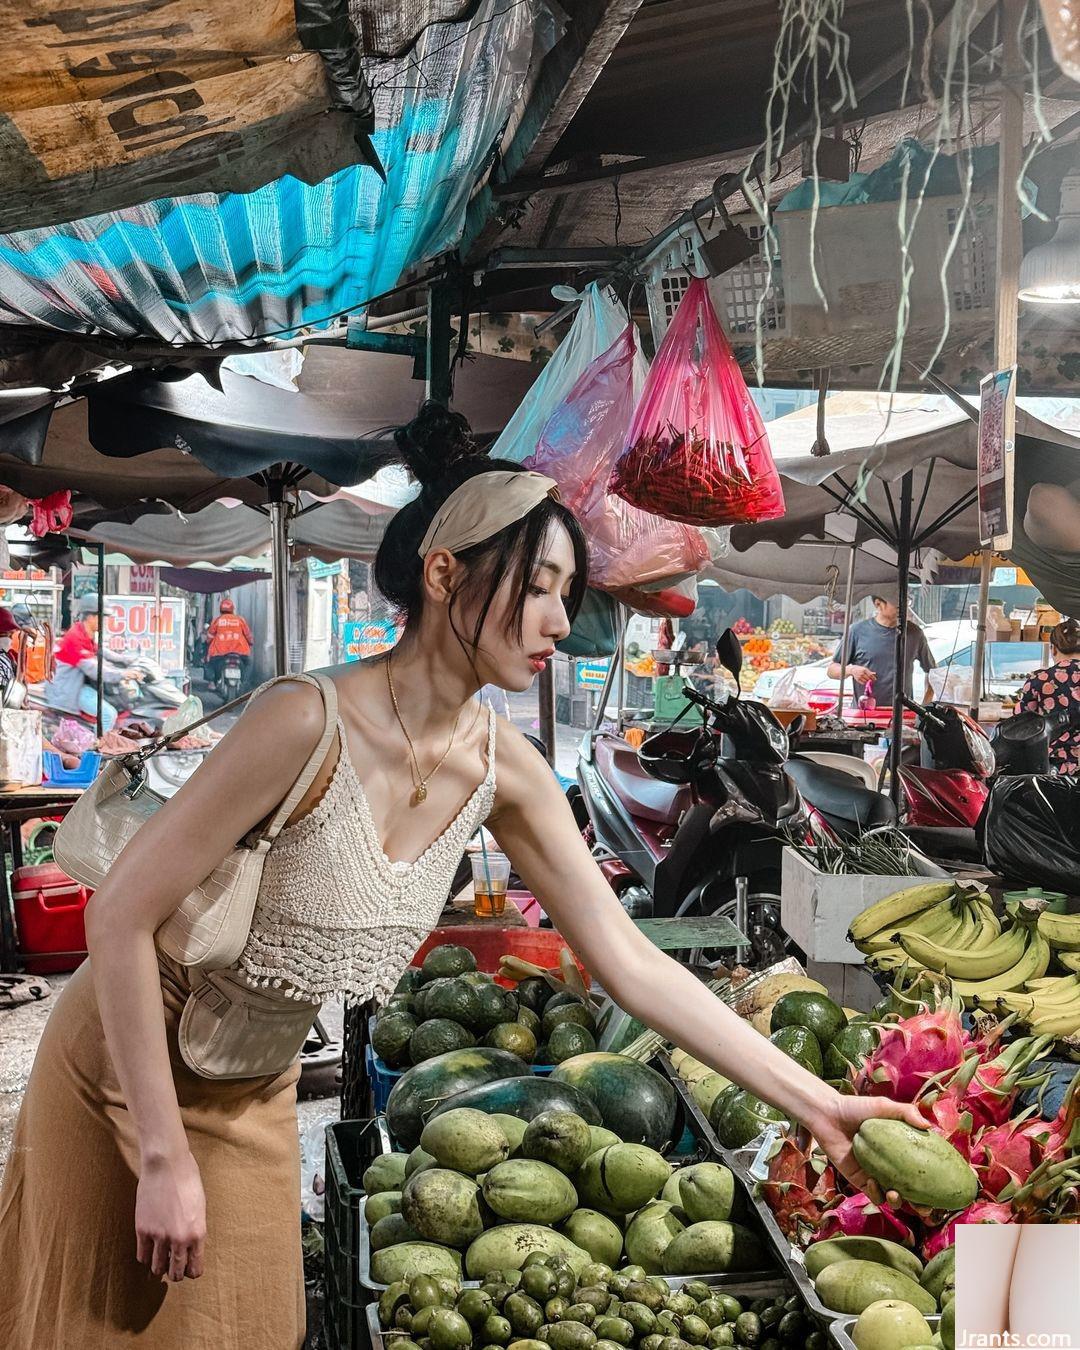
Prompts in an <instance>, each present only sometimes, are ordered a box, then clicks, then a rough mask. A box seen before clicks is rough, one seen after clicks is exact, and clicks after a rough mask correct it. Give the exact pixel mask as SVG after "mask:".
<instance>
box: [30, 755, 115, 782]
mask: <svg viewBox="0 0 1080 1350" xmlns="http://www.w3.org/2000/svg"><path fill="white" fill-rule="evenodd" d="M41 761H42V768H43V770H44V777H45V779H46V781H47V782H49V783H52V785H53V786H54V787H89V786H90V784H91V783H92V782H93V781H94V779H95V778H96V777H97V775H98V769H100V768H101V756H100V755H99V754H98V752H97V751H96V750H85V751H83V757H82V759H80V760H79V767H78V768H77V769H65V768H64V763H63V760H62V759H61V758H60V756H59V755H58V754H57V753H56V751H55V750H45V751H43V752H42V756H41Z"/></svg>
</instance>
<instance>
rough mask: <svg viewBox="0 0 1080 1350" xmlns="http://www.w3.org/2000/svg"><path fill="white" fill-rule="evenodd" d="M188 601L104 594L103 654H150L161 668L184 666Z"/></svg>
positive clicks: (173, 598)
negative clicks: (185, 622) (185, 623)
mask: <svg viewBox="0 0 1080 1350" xmlns="http://www.w3.org/2000/svg"><path fill="white" fill-rule="evenodd" d="M186 611H187V602H186V601H185V600H181V599H179V598H177V597H169V598H167V599H164V600H161V601H160V602H159V601H156V600H155V599H154V598H153V597H152V596H147V597H145V598H144V597H142V596H139V595H108V596H106V597H105V635H104V643H103V647H104V651H105V655H106V656H109V655H110V654H122V655H125V656H152V657H153V658H154V660H155V661H157V662H158V663H159V664H160V665H161V667H162V669H163V670H183V669H184V666H185V661H184V620H185V618H186Z"/></svg>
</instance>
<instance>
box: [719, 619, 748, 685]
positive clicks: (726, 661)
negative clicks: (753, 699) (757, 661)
mask: <svg viewBox="0 0 1080 1350" xmlns="http://www.w3.org/2000/svg"><path fill="white" fill-rule="evenodd" d="M716 655H717V657H718V659H719V661H720V664H721V665H722V666H723V667H724V669H725V670H727V671H730V672H731V674H732V675H734V676H735V683H736V684H737V685H738V686H739V689H740V691H741V690H742V681H741V680H740V679H739V672H740V671H741V670H742V643H741V642H740V641H739V639H738V638H737V637H736V636H735V634H734V632H733V631H732V630H731V629H730V628H725V629H724V631H723V632H722V633H721V634H720V636H719V637H718V638H717V640H716Z"/></svg>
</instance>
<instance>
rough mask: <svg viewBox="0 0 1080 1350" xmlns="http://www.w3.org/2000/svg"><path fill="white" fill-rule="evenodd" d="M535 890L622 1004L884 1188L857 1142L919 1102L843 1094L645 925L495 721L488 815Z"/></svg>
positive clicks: (515, 736) (535, 766)
mask: <svg viewBox="0 0 1080 1350" xmlns="http://www.w3.org/2000/svg"><path fill="white" fill-rule="evenodd" d="M488 824H489V828H490V829H491V831H492V833H493V834H494V835H495V837H496V839H497V840H498V841H499V844H500V846H501V847H502V848H504V849H505V851H506V853H507V854H508V855H509V857H510V859H511V860H512V862H513V864H514V868H515V870H516V871H517V873H518V875H519V876H521V877H522V879H523V880H524V881H525V883H526V884H527V885H528V886H529V888H530V890H532V892H533V893H534V895H536V897H537V898H538V899H539V901H540V903H541V905H542V906H543V907H544V909H545V910H546V911H547V912H548V913H549V914H550V915H551V917H552V919H553V920H554V922H555V924H556V926H557V928H558V929H559V931H560V932H561V933H562V934H563V936H564V937H565V938H566V940H567V942H569V944H570V946H571V947H572V948H573V949H574V951H575V952H576V953H577V955H578V956H579V957H580V958H581V960H582V962H583V963H584V964H585V965H586V966H587V967H588V968H589V970H591V971H592V972H593V973H594V974H595V975H596V976H597V977H598V978H599V980H600V982H601V983H602V984H603V987H604V989H605V990H606V991H607V992H608V993H609V994H610V995H611V996H612V997H613V998H614V999H615V1000H616V1002H617V1003H618V1004H619V1006H620V1007H622V1008H625V1009H626V1011H627V1012H630V1013H632V1014H633V1015H634V1016H635V1017H638V1018H640V1019H641V1020H642V1021H643V1022H646V1023H647V1024H648V1025H649V1026H651V1027H653V1028H654V1029H655V1030H656V1031H658V1032H660V1033H661V1035H663V1036H666V1037H667V1038H668V1040H670V1041H672V1042H674V1043H675V1044H676V1045H679V1046H680V1047H681V1048H682V1049H684V1050H686V1051H688V1052H689V1053H690V1054H692V1055H694V1056H695V1057H696V1058H698V1059H700V1060H702V1061H703V1062H704V1063H706V1064H709V1065H711V1066H712V1067H713V1068H714V1069H716V1070H717V1071H718V1072H720V1073H723V1074H725V1075H726V1076H727V1077H728V1078H731V1079H732V1080H733V1081H734V1082H736V1083H740V1084H741V1085H742V1086H743V1087H745V1088H748V1089H749V1090H750V1091H751V1092H753V1093H755V1094H756V1095H757V1096H759V1097H761V1098H762V1099H763V1100H765V1101H767V1102H770V1103H771V1104H772V1105H774V1106H776V1107H778V1108H779V1109H780V1110H782V1111H784V1112H785V1114H787V1115H788V1116H789V1117H790V1118H792V1119H794V1120H797V1121H799V1122H801V1123H802V1124H803V1125H805V1126H806V1127H807V1129H809V1130H810V1131H811V1132H812V1133H813V1135H814V1136H815V1138H816V1139H817V1141H818V1143H819V1144H820V1145H821V1147H822V1148H824V1149H825V1151H826V1152H827V1153H828V1155H829V1157H830V1158H831V1159H832V1161H833V1162H834V1163H835V1164H836V1165H837V1166H838V1167H839V1168H840V1170H841V1171H842V1172H843V1173H844V1175H845V1176H846V1177H847V1178H848V1179H849V1180H850V1181H851V1182H852V1183H853V1184H854V1185H856V1186H858V1187H859V1189H860V1190H867V1191H868V1193H869V1194H871V1195H872V1196H876V1198H878V1199H880V1198H881V1197H880V1195H879V1194H878V1193H877V1188H876V1187H875V1186H874V1184H873V1183H872V1182H871V1181H870V1179H869V1178H868V1177H867V1176H866V1175H865V1174H864V1173H863V1171H862V1169H861V1168H860V1167H859V1165H858V1163H857V1162H856V1161H855V1156H854V1153H853V1152H852V1139H853V1137H854V1135H855V1133H856V1131H857V1130H858V1128H859V1125H860V1124H861V1123H862V1121H863V1120H865V1119H866V1118H867V1117H868V1116H872V1115H885V1116H894V1117H898V1118H899V1119H902V1120H907V1121H908V1122H909V1123H911V1124H913V1125H918V1126H924V1125H925V1121H924V1120H923V1119H922V1117H921V1116H920V1115H919V1113H918V1112H917V1111H916V1109H915V1108H914V1107H913V1106H908V1105H904V1104H901V1103H896V1102H890V1101H888V1100H886V1099H884V1098H881V1097H874V1098H869V1099H867V1098H859V1097H845V1096H842V1095H841V1094H840V1093H838V1092H836V1091H835V1090H834V1089H833V1088H830V1087H828V1086H827V1085H826V1084H824V1083H823V1082H822V1081H821V1080H820V1079H818V1078H816V1077H815V1076H814V1075H813V1074H812V1073H810V1072H808V1071H807V1070H806V1069H804V1068H803V1067H802V1066H801V1065H799V1064H797V1063H796V1062H795V1061H794V1060H793V1059H791V1058H790V1056H788V1055H786V1054H784V1052H783V1051H782V1050H779V1049H777V1047H776V1046H774V1045H773V1044H772V1043H771V1042H770V1041H769V1040H768V1038H767V1037H764V1036H762V1035H760V1034H759V1033H758V1032H757V1031H755V1030H754V1028H753V1027H752V1026H750V1025H749V1023H747V1022H744V1021H743V1019H742V1018H741V1017H739V1016H738V1015H737V1014H736V1013H734V1012H732V1010H731V1009H730V1008H728V1007H727V1006H726V1005H725V1004H724V1003H722V1002H721V1001H720V1000H719V999H717V998H716V997H715V995H713V994H712V993H711V992H710V991H709V989H708V988H706V986H705V985H704V984H702V982H701V981H700V980H698V979H697V978H696V976H694V975H693V974H691V972H690V971H689V970H687V969H686V968H685V967H684V966H681V965H679V963H678V962H677V961H673V960H671V958H669V957H667V956H665V955H664V954H663V953H662V952H660V951H659V950H658V949H657V948H656V947H654V946H653V944H652V943H651V942H650V941H649V940H648V938H646V937H644V936H643V935H642V933H641V932H640V931H639V930H638V928H637V927H636V926H635V925H634V923H633V921H632V920H631V919H630V918H629V916H628V915H627V914H626V912H625V910H624V909H623V908H622V906H621V905H620V904H619V901H618V899H617V897H616V896H615V894H614V892H613V891H612V890H611V888H610V886H608V884H607V882H606V881H605V879H604V877H603V874H602V873H601V871H600V869H599V868H598V867H597V865H596V863H595V862H594V861H593V859H592V856H591V855H590V853H589V850H588V847H587V846H586V844H585V841H584V840H583V839H582V837H581V834H580V832H579V830H578V828H577V825H576V823H575V821H574V817H573V813H572V812H571V810H570V806H569V803H568V802H567V800H566V798H565V796H564V795H563V793H562V791H561V789H560V788H559V785H558V783H557V781H556V780H555V778H554V776H553V775H552V773H551V771H550V769H549V768H548V766H547V764H546V763H545V762H544V760H543V759H542V758H541V757H540V756H539V755H538V754H537V753H536V750H535V748H534V747H533V746H531V745H529V743H528V742H527V741H525V740H524V738H523V737H522V736H521V735H520V734H519V733H518V732H516V731H515V730H514V729H513V728H512V727H504V726H502V725H500V728H499V747H498V793H497V799H496V806H495V811H494V812H493V814H492V817H491V819H490V821H489V822H488Z"/></svg>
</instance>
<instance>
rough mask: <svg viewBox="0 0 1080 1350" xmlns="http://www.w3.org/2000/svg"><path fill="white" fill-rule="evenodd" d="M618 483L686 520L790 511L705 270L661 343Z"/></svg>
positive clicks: (734, 519)
mask: <svg viewBox="0 0 1080 1350" xmlns="http://www.w3.org/2000/svg"><path fill="white" fill-rule="evenodd" d="M610 489H611V491H612V492H615V493H617V494H618V495H619V496H620V497H622V498H623V499H624V500H625V501H628V502H630V503H631V505H633V506H639V507H641V508H642V509H643V510H648V511H652V512H655V514H656V515H658V516H666V517H667V518H668V519H669V520H679V521H683V522H685V523H686V524H688V525H735V524H745V523H748V522H750V521H755V520H774V519H775V518H776V517H777V516H782V515H783V514H784V493H783V490H782V488H781V487H780V478H779V476H778V474H777V472H776V467H775V465H774V464H773V461H772V455H771V453H770V451H769V440H768V437H767V435H766V433H765V425H764V423H763V422H762V420H761V414H760V413H759V412H758V410H757V408H756V406H755V405H754V401H753V399H751V397H750V391H749V390H748V389H747V387H746V381H745V380H744V379H743V377H742V372H741V371H740V370H739V367H738V363H737V362H736V360H735V357H734V356H733V355H732V353H731V348H730V346H729V345H728V341H727V338H725V337H724V334H723V331H722V329H721V328H720V321H719V320H718V319H717V317H716V311H715V310H714V309H713V307H712V301H711V300H710V298H709V290H708V287H707V286H706V284H705V282H704V280H703V279H701V278H700V277H695V278H694V279H693V280H692V281H691V282H690V286H689V288H688V290H687V292H686V294H685V295H684V296H683V298H682V302H681V303H680V305H679V308H678V310H677V312H676V314H675V317H674V319H673V320H672V321H671V326H670V328H669V329H668V331H667V333H666V335H665V337H664V340H663V342H662V343H661V344H660V350H659V351H658V352H657V354H656V360H655V361H654V362H653V365H652V369H651V370H650V371H649V378H648V379H647V380H646V382H645V389H644V391H643V393H642V395H641V402H640V403H639V404H638V408H637V412H636V413H635V414H634V421H633V424H632V426H631V427H630V432H629V435H628V436H627V439H626V449H625V450H624V452H623V454H622V455H621V456H620V458H619V461H618V463H617V464H616V466H615V471H614V473H613V474H612V476H611V484H610Z"/></svg>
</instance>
